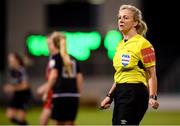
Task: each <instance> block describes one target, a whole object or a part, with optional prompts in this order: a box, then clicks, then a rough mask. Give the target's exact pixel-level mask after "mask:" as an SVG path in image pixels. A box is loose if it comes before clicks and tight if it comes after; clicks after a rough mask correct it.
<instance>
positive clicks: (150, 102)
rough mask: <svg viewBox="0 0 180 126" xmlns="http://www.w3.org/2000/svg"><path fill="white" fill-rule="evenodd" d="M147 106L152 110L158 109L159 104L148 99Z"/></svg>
mask: <svg viewBox="0 0 180 126" xmlns="http://www.w3.org/2000/svg"><path fill="white" fill-rule="evenodd" d="M149 105H150V106H151V107H152V108H153V109H158V107H159V103H158V101H157V100H154V99H152V98H150V99H149Z"/></svg>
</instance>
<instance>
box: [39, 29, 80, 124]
mask: <svg viewBox="0 0 180 126" xmlns="http://www.w3.org/2000/svg"><path fill="white" fill-rule="evenodd" d="M47 43H48V47H49V51H50V55H51V56H50V60H49V74H48V81H47V82H46V83H45V84H44V85H43V86H42V87H41V89H40V91H39V92H40V93H41V94H43V99H47V94H48V92H49V91H51V90H52V91H53V94H52V107H51V118H52V119H53V120H54V121H55V122H56V124H58V125H73V124H74V121H75V118H76V115H77V110H78V106H79V97H80V92H81V88H82V81H83V77H82V74H81V72H80V69H79V65H78V63H77V61H76V60H75V59H73V58H72V57H70V56H69V55H68V53H67V49H66V38H65V36H64V35H63V34H62V33H59V32H54V33H52V35H50V36H49V37H48V39H47Z"/></svg>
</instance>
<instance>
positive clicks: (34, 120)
mask: <svg viewBox="0 0 180 126" xmlns="http://www.w3.org/2000/svg"><path fill="white" fill-rule="evenodd" d="M40 112H41V108H40V107H33V108H31V109H30V110H29V111H28V114H27V120H28V122H29V124H31V125H35V124H36V125H37V124H39V123H38V122H39V115H40ZM111 118H112V110H111V109H109V110H99V109H98V108H95V107H94V108H92V107H80V110H79V113H78V116H77V120H76V124H77V125H93V124H94V125H111ZM7 124H11V123H10V122H9V121H8V120H7V118H6V117H5V109H4V108H2V107H1V108H0V125H7ZM50 124H52V123H51V122H50ZM141 124H142V125H180V110H179V111H155V110H153V111H148V112H147V113H146V115H145V116H144V119H143V120H142V122H141Z"/></svg>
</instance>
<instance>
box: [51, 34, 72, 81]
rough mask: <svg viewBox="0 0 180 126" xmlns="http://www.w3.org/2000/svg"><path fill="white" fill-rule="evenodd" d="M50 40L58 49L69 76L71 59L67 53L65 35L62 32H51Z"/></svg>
mask: <svg viewBox="0 0 180 126" xmlns="http://www.w3.org/2000/svg"><path fill="white" fill-rule="evenodd" d="M52 40H53V43H54V45H55V46H56V48H58V49H59V53H60V56H61V58H62V60H63V64H64V66H65V70H66V71H67V73H68V75H69V77H71V76H72V75H71V74H72V68H71V64H72V63H71V59H70V56H69V54H68V53H67V46H66V37H65V35H64V34H63V33H59V32H53V33H52Z"/></svg>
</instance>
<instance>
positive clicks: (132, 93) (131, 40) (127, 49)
mask: <svg viewBox="0 0 180 126" xmlns="http://www.w3.org/2000/svg"><path fill="white" fill-rule="evenodd" d="M118 26H119V30H120V31H121V33H122V34H123V40H122V41H121V42H120V43H119V44H118V46H117V50H116V53H115V56H114V59H113V66H114V68H115V70H116V72H115V74H114V82H115V83H114V84H113V86H112V88H111V89H110V91H109V93H108V95H107V97H106V98H105V99H104V100H103V101H102V102H101V107H102V108H105V109H106V108H108V107H109V106H110V104H111V102H112V100H113V99H114V111H113V120H112V123H113V125H139V123H140V121H141V120H142V118H143V116H144V114H145V112H146V110H147V108H148V101H149V104H150V105H151V106H152V108H154V109H157V108H158V107H159V103H158V101H157V77H156V61H155V51H154V48H153V46H152V45H151V43H150V42H149V41H148V40H147V39H146V38H144V35H145V33H146V31H147V26H146V24H145V22H144V21H143V20H142V14H141V11H140V10H139V9H137V8H136V7H135V6H132V5H122V6H121V7H120V10H119V14H118Z"/></svg>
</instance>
